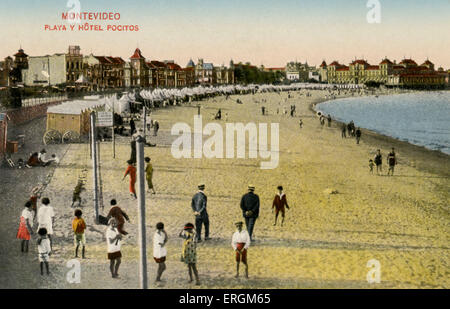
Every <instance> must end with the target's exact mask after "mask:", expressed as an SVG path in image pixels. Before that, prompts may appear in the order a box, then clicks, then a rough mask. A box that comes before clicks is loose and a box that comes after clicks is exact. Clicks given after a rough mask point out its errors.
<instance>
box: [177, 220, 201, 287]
mask: <svg viewBox="0 0 450 309" xmlns="http://www.w3.org/2000/svg"><path fill="white" fill-rule="evenodd" d="M179 236H180V237H181V238H183V239H184V241H183V248H182V251H181V261H182V262H184V263H185V264H186V265H187V266H188V272H189V278H190V280H189V282H192V281H193V278H192V272H194V276H195V281H196V285H200V280H199V277H198V271H197V244H196V241H195V232H194V225H193V224H192V223H187V224H186V225H185V226H184V228H183V231H181V232H180V234H179Z"/></svg>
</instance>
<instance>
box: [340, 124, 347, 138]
mask: <svg viewBox="0 0 450 309" xmlns="http://www.w3.org/2000/svg"><path fill="white" fill-rule="evenodd" d="M346 131H347V126H346V125H345V123H343V124H342V129H341V137H342V138H347V135H346Z"/></svg>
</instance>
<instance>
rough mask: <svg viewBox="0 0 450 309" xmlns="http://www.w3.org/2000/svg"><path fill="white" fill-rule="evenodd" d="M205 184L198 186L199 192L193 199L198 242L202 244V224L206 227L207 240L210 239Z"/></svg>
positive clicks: (192, 205) (192, 204)
mask: <svg viewBox="0 0 450 309" xmlns="http://www.w3.org/2000/svg"><path fill="white" fill-rule="evenodd" d="M203 190H205V184H204V183H200V184H199V185H198V192H197V193H196V194H195V195H194V196H193V197H192V202H191V207H192V211H193V212H194V215H195V230H196V233H197V242H201V233H202V224H204V225H205V240H208V239H209V217H208V212H207V211H206V202H207V197H206V194H205V193H204V192H203Z"/></svg>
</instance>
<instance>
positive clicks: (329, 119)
mask: <svg viewBox="0 0 450 309" xmlns="http://www.w3.org/2000/svg"><path fill="white" fill-rule="evenodd" d="M327 120H328V127H331V115H330V114H328V117H327Z"/></svg>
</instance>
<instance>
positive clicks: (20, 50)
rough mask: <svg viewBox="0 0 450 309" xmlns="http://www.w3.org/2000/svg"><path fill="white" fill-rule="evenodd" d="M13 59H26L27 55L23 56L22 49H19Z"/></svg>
mask: <svg viewBox="0 0 450 309" xmlns="http://www.w3.org/2000/svg"><path fill="white" fill-rule="evenodd" d="M14 57H28V55H27V54H25V53H24V52H23V49H22V48H21V49H19V51H18V52H17V53H15V54H14Z"/></svg>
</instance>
